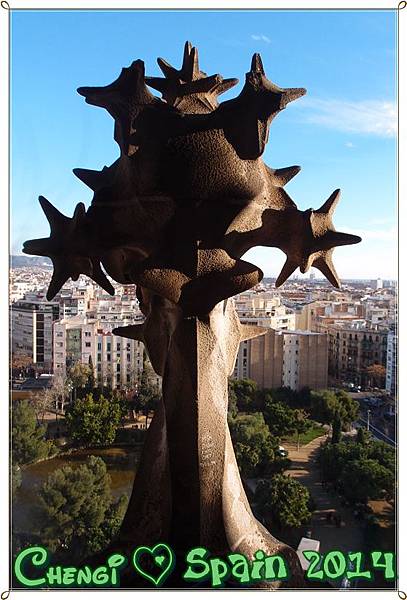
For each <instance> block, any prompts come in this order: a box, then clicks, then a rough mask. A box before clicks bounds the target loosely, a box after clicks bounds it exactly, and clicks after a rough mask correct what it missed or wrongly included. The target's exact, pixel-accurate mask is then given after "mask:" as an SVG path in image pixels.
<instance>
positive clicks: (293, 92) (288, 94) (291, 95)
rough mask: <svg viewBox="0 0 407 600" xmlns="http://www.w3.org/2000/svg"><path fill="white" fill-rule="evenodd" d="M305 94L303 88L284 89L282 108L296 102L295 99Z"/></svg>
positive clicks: (305, 91)
mask: <svg viewBox="0 0 407 600" xmlns="http://www.w3.org/2000/svg"><path fill="white" fill-rule="evenodd" d="M306 93H307V90H306V89H305V88H285V90H284V91H283V97H282V104H283V106H286V105H287V104H288V103H289V102H293V101H294V100H297V98H301V96H305V94H306Z"/></svg>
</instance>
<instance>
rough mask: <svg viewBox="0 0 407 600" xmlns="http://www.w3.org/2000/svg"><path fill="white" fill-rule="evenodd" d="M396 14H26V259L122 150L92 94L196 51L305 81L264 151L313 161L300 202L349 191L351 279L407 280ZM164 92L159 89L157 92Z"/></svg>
mask: <svg viewBox="0 0 407 600" xmlns="http://www.w3.org/2000/svg"><path fill="white" fill-rule="evenodd" d="M395 19H396V16H395V11H360V12H356V11H349V12H348V11H340V12H324V11H290V12H284V11H256V12H247V11H233V12H230V11H219V12H214V11H211V12H209V11H208V12H205V11H203V12H180V11H167V12H166V11H155V12H143V11H126V12H123V11H117V12H109V11H92V12H86V11H70V12H43V11H15V12H12V25H11V34H12V37H11V43H12V53H11V60H12V80H11V110H12V129H11V135H12V148H11V150H12V163H11V169H12V178H11V182H12V214H11V218H12V252H13V253H20V252H21V246H22V242H23V241H25V240H26V239H30V238H35V237H43V236H46V235H48V224H47V221H46V219H45V216H44V215H43V213H42V211H41V208H40V206H39V204H38V202H37V198H38V196H39V195H40V194H41V195H44V196H46V197H47V198H48V199H49V200H50V201H51V202H52V203H54V204H55V205H56V206H58V207H59V208H60V209H61V210H62V212H65V214H68V215H71V214H72V212H73V208H74V206H75V205H76V203H77V202H80V201H82V202H85V204H86V205H87V206H88V205H89V203H90V201H91V192H90V190H88V188H87V187H86V186H85V185H84V184H82V183H81V182H80V181H79V180H78V179H77V178H76V177H75V176H74V175H73V173H72V169H73V168H75V167H83V168H91V169H100V168H102V167H103V166H104V165H105V164H106V165H109V164H111V163H112V162H113V161H114V160H115V159H116V158H117V156H118V153H119V152H118V147H117V145H116V143H115V142H114V140H113V120H112V119H111V117H110V116H109V115H108V113H107V112H106V111H104V110H102V109H100V108H96V107H92V106H90V105H87V104H86V103H85V101H84V99H83V98H82V97H81V96H79V94H77V92H76V88H77V87H79V86H88V85H106V84H108V83H111V82H112V81H113V80H114V79H116V77H117V76H118V74H119V73H120V70H121V68H122V67H124V66H129V65H130V64H131V62H132V61H133V60H135V59H137V58H142V59H143V60H144V61H145V63H146V72H147V74H148V75H159V74H160V71H159V69H158V66H157V64H156V58H157V56H162V57H163V58H165V59H167V60H168V61H169V62H170V63H171V64H173V65H174V66H176V67H179V65H180V63H181V57H182V50H183V45H184V43H185V41H186V40H190V41H191V42H192V43H193V44H194V45H195V46H197V47H198V49H199V56H200V66H201V69H202V70H204V71H206V72H207V73H208V74H214V73H220V74H221V75H223V77H237V78H239V85H238V86H236V87H235V88H233V89H232V90H230V91H229V92H227V93H226V94H224V95H223V96H221V100H223V99H227V98H229V97H233V96H234V95H235V94H237V93H238V92H239V90H240V89H241V86H242V85H243V83H244V76H245V73H246V72H247V71H248V69H249V66H250V60H251V55H252V54H253V52H260V53H261V55H262V58H263V63H264V66H265V70H266V74H267V76H268V77H269V79H271V80H272V81H274V82H275V83H277V84H278V85H280V86H282V87H305V88H307V90H308V93H307V95H306V96H305V97H304V98H301V99H299V100H298V101H296V102H293V103H292V104H290V105H289V106H288V108H287V109H286V110H285V111H283V112H282V113H281V114H280V115H279V116H278V117H277V118H276V120H275V121H274V122H273V123H272V126H271V131H270V139H269V143H268V146H267V149H266V152H265V153H264V156H263V158H264V160H265V162H266V163H267V164H268V165H270V166H271V167H273V168H278V167H284V166H289V165H294V164H299V165H301V167H302V170H301V172H300V173H299V174H298V175H297V176H296V177H295V179H293V180H292V181H291V182H290V183H289V184H288V185H287V186H286V190H287V192H288V193H289V194H290V195H291V197H292V198H293V200H294V201H295V202H296V204H297V205H298V207H299V208H301V209H306V208H309V207H314V208H318V206H320V205H321V204H322V203H323V202H324V200H325V199H326V198H327V197H328V196H329V195H330V193H331V192H332V191H333V190H334V189H336V188H338V187H339V188H341V190H342V199H341V202H340V204H339V206H338V208H337V210H336V213H335V219H334V221H335V226H336V228H337V229H338V230H340V231H346V232H349V233H355V234H358V235H361V236H362V238H363V241H362V243H361V244H359V245H357V246H349V247H346V248H338V249H337V250H336V251H335V253H334V262H335V265H336V268H337V271H338V274H339V276H340V277H342V278H358V277H360V278H363V277H366V278H373V277H377V276H381V277H383V278H395V277H396V272H397V263H396V260H397V258H396V136H395V132H396V120H395V99H396V76H395V62H396V53H395V30H396V22H395ZM154 93H156V94H158V92H154ZM246 256H247V258H249V259H251V260H252V261H254V262H256V264H258V265H259V266H260V267H261V268H262V269H263V271H264V272H265V274H266V275H277V274H278V272H279V270H280V268H281V266H282V264H283V263H284V260H285V256H284V254H283V253H282V252H280V251H278V250H274V249H269V248H260V249H255V250H251V251H250V252H249V253H248V255H246Z"/></svg>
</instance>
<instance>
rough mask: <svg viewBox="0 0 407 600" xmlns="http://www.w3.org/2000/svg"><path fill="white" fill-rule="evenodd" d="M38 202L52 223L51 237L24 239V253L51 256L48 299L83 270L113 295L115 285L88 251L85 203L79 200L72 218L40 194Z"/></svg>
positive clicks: (76, 277) (97, 260) (50, 223)
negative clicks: (51, 270)
mask: <svg viewBox="0 0 407 600" xmlns="http://www.w3.org/2000/svg"><path fill="white" fill-rule="evenodd" d="M39 201H40V204H41V207H42V209H43V211H44V213H45V216H46V217H47V219H48V222H49V225H50V229H51V232H50V237H48V238H40V239H35V240H29V241H27V242H25V243H24V246H23V252H24V253H25V254H34V255H36V256H48V257H49V258H50V259H51V261H52V264H53V266H54V272H53V275H52V278H51V282H50V284H49V287H48V291H47V300H52V298H54V296H55V295H56V294H57V293H58V292H59V290H60V289H61V287H62V286H63V285H64V284H65V282H66V281H67V280H68V279H69V278H70V277H71V278H72V279H73V280H76V279H78V277H79V275H80V274H81V273H83V274H84V275H88V276H89V277H91V278H92V279H93V280H94V281H95V282H96V283H97V284H98V285H100V286H101V287H102V288H103V289H104V290H106V291H107V292H108V293H109V294H112V295H113V294H114V288H113V286H112V284H111V283H110V281H109V280H108V279H107V277H106V275H105V274H104V273H103V271H102V269H101V266H100V261H99V259H98V258H97V257H96V256H87V254H86V235H85V230H84V225H85V218H86V211H85V206H84V204H83V203H82V202H81V203H79V204H78V205H77V206H76V208H75V211H74V214H73V217H72V218H70V217H66V216H65V215H63V214H62V213H61V212H60V211H59V210H58V209H57V208H55V206H53V205H52V204H51V202H49V201H48V200H47V199H46V198H44V197H43V196H40V197H39Z"/></svg>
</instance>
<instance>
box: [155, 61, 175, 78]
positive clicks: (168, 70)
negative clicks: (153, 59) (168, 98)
mask: <svg viewBox="0 0 407 600" xmlns="http://www.w3.org/2000/svg"><path fill="white" fill-rule="evenodd" d="M157 63H158V66H159V67H160V69H161V71H162V72H163V74H164V76H165V77H167V78H168V79H171V78H173V77H177V76H178V71H177V69H174V67H173V66H172V65H170V63H169V62H167V61H166V60H165V59H164V58H160V57H159V58H157Z"/></svg>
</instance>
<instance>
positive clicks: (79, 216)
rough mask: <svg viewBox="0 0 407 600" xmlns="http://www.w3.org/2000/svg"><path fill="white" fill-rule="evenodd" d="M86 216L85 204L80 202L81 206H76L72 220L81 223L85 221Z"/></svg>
mask: <svg viewBox="0 0 407 600" xmlns="http://www.w3.org/2000/svg"><path fill="white" fill-rule="evenodd" d="M85 215H86V208H85V205H84V203H83V202H79V204H77V205H76V206H75V210H74V213H73V217H72V218H73V219H74V221H75V222H76V221H81V220H83V218H84V217H85Z"/></svg>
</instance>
